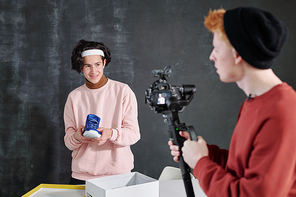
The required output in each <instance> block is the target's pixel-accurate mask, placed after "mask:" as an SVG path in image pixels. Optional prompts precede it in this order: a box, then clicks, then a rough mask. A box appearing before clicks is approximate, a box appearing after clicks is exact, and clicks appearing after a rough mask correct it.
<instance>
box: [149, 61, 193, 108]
mask: <svg viewBox="0 0 296 197" xmlns="http://www.w3.org/2000/svg"><path fill="white" fill-rule="evenodd" d="M171 73H172V70H171V67H170V66H166V67H165V68H164V69H163V70H152V71H151V74H152V75H153V76H154V77H158V78H159V79H158V80H156V81H155V82H154V83H153V84H152V85H150V87H149V88H148V89H147V90H146V91H145V103H147V104H148V105H149V106H150V107H151V108H152V110H154V111H155V113H163V114H167V113H170V112H171V111H172V110H177V112H182V111H183V110H184V108H185V106H186V105H188V104H189V103H190V102H191V100H192V98H193V96H194V94H195V92H196V88H195V86H194V85H182V86H174V85H170V84H169V83H168V82H167V79H166V78H167V77H169V76H170V74H171Z"/></svg>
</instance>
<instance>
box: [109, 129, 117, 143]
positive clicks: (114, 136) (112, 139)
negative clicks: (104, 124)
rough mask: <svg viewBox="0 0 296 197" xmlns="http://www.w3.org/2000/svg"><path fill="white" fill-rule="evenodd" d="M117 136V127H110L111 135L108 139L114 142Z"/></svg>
mask: <svg viewBox="0 0 296 197" xmlns="http://www.w3.org/2000/svg"><path fill="white" fill-rule="evenodd" d="M117 136H118V131H117V129H112V136H111V138H110V139H109V140H110V141H111V142H116V139H117Z"/></svg>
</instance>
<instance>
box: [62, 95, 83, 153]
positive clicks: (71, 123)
mask: <svg viewBox="0 0 296 197" xmlns="http://www.w3.org/2000/svg"><path fill="white" fill-rule="evenodd" d="M64 124H65V136H64V142H65V145H66V147H67V148H68V149H69V150H75V149H77V148H79V147H80V146H81V145H82V143H81V142H79V141H78V140H76V139H75V138H74V134H75V132H76V130H77V128H76V126H75V125H76V124H75V119H74V114H73V105H72V101H71V97H70V96H68V98H67V101H66V104H65V108H64Z"/></svg>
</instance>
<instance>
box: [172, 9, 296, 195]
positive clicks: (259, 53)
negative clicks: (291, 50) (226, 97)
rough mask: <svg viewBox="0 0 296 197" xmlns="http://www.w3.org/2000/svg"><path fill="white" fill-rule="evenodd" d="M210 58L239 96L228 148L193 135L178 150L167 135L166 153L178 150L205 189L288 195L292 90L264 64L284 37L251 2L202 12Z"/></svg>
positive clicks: (293, 167)
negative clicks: (210, 37) (210, 42)
mask: <svg viewBox="0 0 296 197" xmlns="http://www.w3.org/2000/svg"><path fill="white" fill-rule="evenodd" d="M204 23H205V26H206V28H207V29H209V30H210V31H211V32H212V33H213V47H214V49H213V51H212V53H211V54H210V60H211V61H213V62H214V63H215V68H216V72H217V74H218V75H219V78H220V80H221V81H222V82H225V83H230V82H235V83H236V84H237V85H238V87H239V88H240V89H242V90H243V91H244V93H245V94H246V96H247V98H246V100H245V101H244V103H243V104H242V106H241V109H240V112H239V116H238V120H237V123H236V127H235V129H234V132H233V136H232V139H231V142H230V147H229V150H224V149H220V148H219V147H218V146H216V145H208V144H207V143H206V141H205V140H204V139H203V138H202V137H201V136H198V137H197V138H198V139H197V141H192V140H190V139H189V136H188V133H187V132H180V135H181V136H183V137H185V138H187V140H186V141H185V142H184V145H183V147H182V149H181V152H182V153H180V149H179V147H178V146H176V145H174V144H173V143H172V142H171V141H169V146H170V149H171V154H172V155H173V156H174V160H175V161H178V156H179V155H180V154H182V155H183V157H184V160H185V162H186V163H187V164H188V165H189V166H190V167H191V168H192V169H193V174H194V176H195V177H196V178H197V179H198V180H199V183H200V186H201V188H202V189H203V191H204V192H205V194H206V195H207V196H209V197H211V196H219V197H224V196H232V197H233V196H240V197H242V196H246V197H255V196H256V197H259V196H260V197H265V196H268V197H270V196H279V197H283V196H296V143H295V142H296V93H295V91H294V90H293V88H292V87H291V86H289V85H288V84H287V83H285V82H282V81H281V79H279V78H278V77H277V76H276V75H275V73H274V72H273V71H272V66H273V64H274V61H275V58H276V57H278V56H279V55H280V54H281V52H282V49H283V47H284V45H285V43H286V41H287V38H288V29H287V27H286V26H285V25H284V24H283V23H282V22H281V21H280V20H279V19H278V18H277V17H276V16H274V15H273V14H272V13H270V12H267V11H264V10H261V9H258V8H252V7H239V8H235V9H232V10H227V11H225V10H224V9H218V10H214V11H210V12H209V15H208V16H207V17H206V18H205V22H204Z"/></svg>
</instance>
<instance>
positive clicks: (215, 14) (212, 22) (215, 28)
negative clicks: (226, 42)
mask: <svg viewBox="0 0 296 197" xmlns="http://www.w3.org/2000/svg"><path fill="white" fill-rule="evenodd" d="M225 12H226V11H225V10H224V9H223V8H221V9H218V10H214V11H212V10H210V11H209V14H208V16H207V17H205V21H204V24H205V27H206V28H207V29H208V30H209V31H211V32H212V33H215V32H218V33H219V34H220V36H221V38H227V36H226V33H225V30H224V21H223V17H224V14H225Z"/></svg>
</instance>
